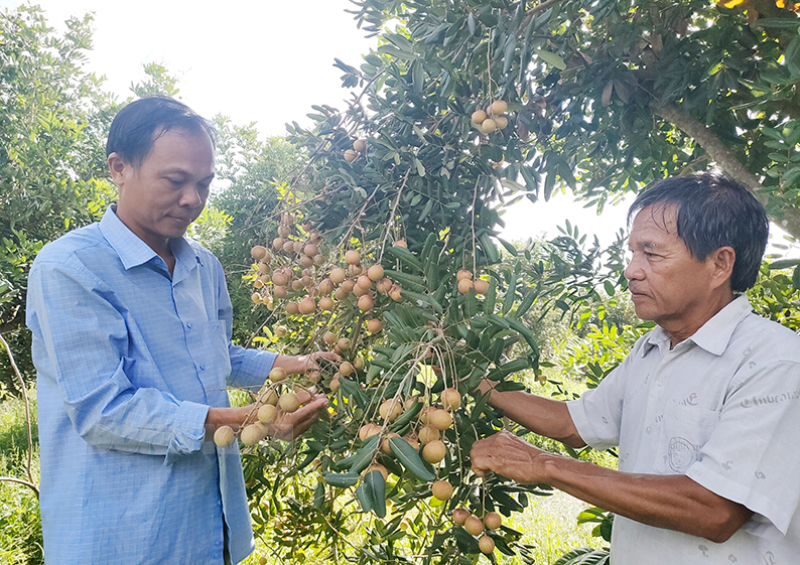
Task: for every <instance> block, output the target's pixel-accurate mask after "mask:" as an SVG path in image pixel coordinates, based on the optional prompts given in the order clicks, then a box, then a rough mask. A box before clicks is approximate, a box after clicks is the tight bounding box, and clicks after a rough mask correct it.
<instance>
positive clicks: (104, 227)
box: [100, 205, 202, 271]
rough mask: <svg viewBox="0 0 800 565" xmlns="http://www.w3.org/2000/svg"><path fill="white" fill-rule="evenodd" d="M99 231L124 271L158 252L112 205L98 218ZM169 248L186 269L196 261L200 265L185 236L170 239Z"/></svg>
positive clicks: (154, 256)
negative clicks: (124, 220) (138, 234)
mask: <svg viewBox="0 0 800 565" xmlns="http://www.w3.org/2000/svg"><path fill="white" fill-rule="evenodd" d="M100 231H101V232H102V234H103V237H105V238H106V241H108V243H109V245H111V247H113V248H114V251H116V252H117V255H119V258H120V260H121V261H122V265H123V266H124V267H125V270H126V271H127V270H129V269H132V268H133V267H138V266H139V265H144V264H145V263H147V262H148V261H151V260H153V259H155V258H156V257H158V254H157V253H156V252H155V251H153V250H152V249H151V248H150V246H149V245H147V244H146V243H145V242H144V241H142V240H141V239H139V236H137V235H136V234H135V233H133V232H132V231H131V230H130V229H129V228H128V226H126V225H125V224H123V223H122V220H120V219H119V218H118V217H117V214H116V210H115V206H113V205H112V206H109V208H108V210H106V213H105V214H103V218H102V219H101V220H100ZM170 249H171V250H172V253H173V254H174V255H175V259H176V262H177V263H178V264H180V265H182V266H183V267H184V268H185V270H186V271H191V270H192V269H194V268H195V267H196V266H197V264H198V263H200V264H201V265H202V261H201V260H200V257H199V256H198V254H197V252H196V251H195V250H194V248H193V247H192V246H191V245H189V242H188V241H186V239H185V238H183V237H180V238H175V239H172V240H170Z"/></svg>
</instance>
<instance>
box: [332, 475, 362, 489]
mask: <svg viewBox="0 0 800 565" xmlns="http://www.w3.org/2000/svg"><path fill="white" fill-rule="evenodd" d="M324 477H325V482H326V483H328V484H329V485H331V486H334V487H339V488H346V487H353V486H355V485H356V483H358V477H359V474H358V473H325V475H324Z"/></svg>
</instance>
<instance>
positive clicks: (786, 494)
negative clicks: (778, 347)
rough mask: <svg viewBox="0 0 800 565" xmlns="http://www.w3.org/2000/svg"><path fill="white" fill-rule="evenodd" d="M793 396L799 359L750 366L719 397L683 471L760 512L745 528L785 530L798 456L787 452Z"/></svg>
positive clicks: (795, 414)
mask: <svg viewBox="0 0 800 565" xmlns="http://www.w3.org/2000/svg"><path fill="white" fill-rule="evenodd" d="M748 370H750V369H748ZM799 398H800V363H797V362H795V361H777V362H774V363H772V364H769V365H762V366H759V367H756V368H755V369H753V370H751V372H750V373H749V374H748V375H746V377H745V378H744V379H743V382H742V383H741V384H739V385H738V386H737V387H735V389H734V390H733V392H731V393H730V394H729V395H728V397H727V398H726V399H725V402H724V405H723V408H722V411H721V413H720V418H719V420H718V423H717V425H716V427H715V428H714V431H713V432H712V434H711V437H710V438H709V440H708V442H706V443H705V445H703V447H702V448H701V449H700V455H699V457H698V460H697V461H696V462H695V463H693V464H692V465H691V466H690V467H689V469H688V470H687V472H686V475H687V476H688V477H690V478H691V479H693V480H694V481H696V482H697V483H699V484H701V485H702V486H704V487H706V488H707V489H709V490H711V491H712V492H714V493H716V494H718V495H719V496H722V497H723V498H727V499H728V500H732V501H734V502H738V503H739V504H742V505H744V506H746V507H747V508H749V509H750V510H752V511H753V512H755V513H756V514H757V515H760V516H763V517H764V518H766V520H764V519H762V518H759V517H758V516H755V517H754V519H751V520H750V522H748V523H747V524H746V525H745V526H744V527H745V529H747V530H748V531H750V533H753V534H756V535H761V536H763V537H770V536H779V535H781V534H782V535H785V534H786V531H787V529H788V527H789V523H790V521H791V519H792V516H793V515H794V513H795V510H796V509H797V507H798V502H800V482H798V481H797V480H795V478H796V477H797V476H798V475H800V458H798V457H796V456H794V455H793V454H794V453H795V451H796V449H797V445H798V442H800V404H798V399H799ZM775 529H777V530H778V531H775ZM778 532H780V534H778Z"/></svg>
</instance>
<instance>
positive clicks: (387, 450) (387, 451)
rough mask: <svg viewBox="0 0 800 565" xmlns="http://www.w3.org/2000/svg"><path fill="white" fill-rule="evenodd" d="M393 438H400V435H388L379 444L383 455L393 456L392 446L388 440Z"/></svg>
mask: <svg viewBox="0 0 800 565" xmlns="http://www.w3.org/2000/svg"><path fill="white" fill-rule="evenodd" d="M393 437H400V434H396V433H394V432H392V433H390V434H388V435H387V436H386V437H385V438H384V440H383V441H382V442H381V452H382V453H383V454H384V455H393V454H394V452H393V451H392V446H391V445H390V444H389V440H390V439H392V438H393Z"/></svg>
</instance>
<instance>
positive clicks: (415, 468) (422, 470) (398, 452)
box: [374, 436, 436, 482]
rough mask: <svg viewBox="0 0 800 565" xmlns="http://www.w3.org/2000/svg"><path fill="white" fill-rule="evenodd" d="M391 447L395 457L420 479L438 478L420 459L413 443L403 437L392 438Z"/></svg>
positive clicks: (390, 440) (427, 480)
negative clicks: (412, 445)
mask: <svg viewBox="0 0 800 565" xmlns="http://www.w3.org/2000/svg"><path fill="white" fill-rule="evenodd" d="M374 437H377V436H374ZM389 447H390V448H391V449H392V453H394V455H395V457H397V459H398V460H399V461H400V463H402V464H403V467H405V468H406V469H408V470H409V471H411V472H412V473H413V474H414V475H416V477H417V478H418V479H419V480H421V481H425V482H429V481H432V480H434V479H435V478H436V475H434V474H433V473H431V472H430V471H429V470H428V468H427V467H425V464H424V463H423V462H422V459H420V456H419V452H418V451H417V450H416V449H414V448H413V447H411V444H410V443H408V442H407V441H406V440H404V439H403V438H399V437H393V438H390V439H389Z"/></svg>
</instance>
